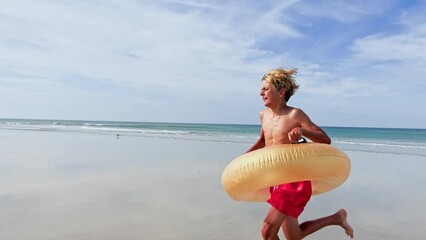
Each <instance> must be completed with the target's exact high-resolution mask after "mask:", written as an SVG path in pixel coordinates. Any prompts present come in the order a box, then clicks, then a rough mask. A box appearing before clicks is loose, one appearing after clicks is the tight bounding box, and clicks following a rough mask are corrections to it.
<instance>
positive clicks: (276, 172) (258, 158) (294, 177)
mask: <svg viewBox="0 0 426 240" xmlns="http://www.w3.org/2000/svg"><path fill="white" fill-rule="evenodd" d="M350 171H351V163H350V160H349V158H348V156H347V155H346V154H345V153H343V152H342V151H340V150H338V149H337V148H335V147H333V146H331V145H328V144H320V143H305V144H283V145H276V146H271V147H265V148H261V149H258V150H255V151H252V152H249V153H246V154H244V155H241V156H239V157H237V158H236V159H234V160H233V161H231V162H230V163H229V164H228V166H227V167H226V168H225V170H224V171H223V174H222V185H223V187H224V189H225V191H226V192H227V193H228V195H229V196H230V197H231V198H232V199H234V200H237V201H254V202H263V201H266V200H267V199H269V197H270V194H269V188H270V187H271V186H275V185H279V184H284V183H291V182H298V181H305V180H310V181H311V182H312V195H318V194H321V193H325V192H328V191H330V190H332V189H334V188H336V187H338V186H340V185H341V184H342V183H343V182H344V181H345V180H346V179H347V178H348V177H349V173H350Z"/></svg>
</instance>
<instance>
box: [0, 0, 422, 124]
mask: <svg viewBox="0 0 426 240" xmlns="http://www.w3.org/2000/svg"><path fill="white" fill-rule="evenodd" d="M425 12H426V1H406V0H399V1H397V0H386V1H385V0H383V1H377V0H370V1H361V0H353V1H343V0H341V1H337V0H334V1H333V0H310V1H303V0H299V1H298V0H289V1H283V0H281V1H276V0H269V1H258V0H247V1H241V0H234V1H216V0H207V1H196V0H191V1H184V0H155V1H154V0H153V1H151V0H115V1H112V0H102V1H101V0H91V1H87V0H34V1H25V0H20V1H16V0H4V1H2V6H1V8H0V110H1V111H0V118H30V119H73V120H112V121H141V122H189V123H236V124H259V111H261V110H262V109H263V108H264V106H263V103H262V99H261V97H260V95H259V93H260V85H261V78H262V77H263V75H264V74H265V73H266V72H267V71H269V70H271V69H274V68H279V67H284V68H297V69H298V73H297V75H296V81H297V82H298V84H300V88H299V90H298V91H297V92H296V93H295V95H294V96H293V97H292V98H291V99H290V101H289V103H288V104H289V105H291V106H294V107H298V108H301V109H302V110H303V111H304V112H305V113H306V114H308V115H309V116H310V118H311V119H312V121H313V122H315V123H316V124H318V125H320V126H348V127H392V128H426V77H425V76H426V14H424V13H425Z"/></svg>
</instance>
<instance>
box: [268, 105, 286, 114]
mask: <svg viewBox="0 0 426 240" xmlns="http://www.w3.org/2000/svg"><path fill="white" fill-rule="evenodd" d="M268 108H269V109H270V110H271V112H272V113H274V114H276V115H279V114H281V113H282V112H283V111H284V110H286V109H287V108H288V106H287V103H286V102H284V103H282V104H279V105H276V106H270V107H268Z"/></svg>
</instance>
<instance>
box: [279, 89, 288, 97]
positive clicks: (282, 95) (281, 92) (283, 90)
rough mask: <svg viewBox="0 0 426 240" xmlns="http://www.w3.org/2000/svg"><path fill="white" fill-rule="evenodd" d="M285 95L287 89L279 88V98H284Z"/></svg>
mask: <svg viewBox="0 0 426 240" xmlns="http://www.w3.org/2000/svg"><path fill="white" fill-rule="evenodd" d="M286 93H287V89H285V88H281V90H280V96H281V97H285V94H286Z"/></svg>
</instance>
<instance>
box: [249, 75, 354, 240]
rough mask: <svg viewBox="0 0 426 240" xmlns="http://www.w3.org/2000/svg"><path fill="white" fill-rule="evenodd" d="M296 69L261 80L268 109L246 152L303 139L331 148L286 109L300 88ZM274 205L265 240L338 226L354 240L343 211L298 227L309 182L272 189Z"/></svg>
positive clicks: (295, 110)
mask: <svg viewBox="0 0 426 240" xmlns="http://www.w3.org/2000/svg"><path fill="white" fill-rule="evenodd" d="M295 74H296V69H282V68H280V69H274V70H271V71H269V72H268V73H266V74H265V76H264V77H263V78H262V86H261V90H260V96H261V97H262V99H263V102H264V105H265V107H266V108H265V109H264V110H262V111H261V112H260V122H261V131H260V138H259V139H258V140H257V141H256V143H255V144H254V145H253V146H252V147H251V148H250V149H249V150H248V151H247V152H250V151H253V150H256V149H259V148H263V147H267V146H272V145H277V144H290V143H298V141H299V140H300V139H301V138H302V136H304V137H307V138H309V139H310V140H312V141H313V142H318V143H327V144H330V143H331V140H330V138H329V137H328V136H327V134H326V133H325V132H324V131H323V130H322V129H321V128H320V127H318V126H317V125H316V124H314V123H313V122H312V121H311V120H310V119H309V117H308V116H307V115H306V114H305V113H304V112H303V111H302V110H301V109H298V108H293V107H291V106H288V105H287V102H288V100H289V99H290V97H291V96H292V95H293V94H294V92H295V91H296V90H297V89H298V88H299V85H297V83H296V81H295V80H294V77H293V76H294V75H295ZM270 192H271V198H270V199H269V200H268V203H269V204H271V205H272V207H271V209H270V210H269V212H268V214H267V215H266V217H265V220H264V222H263V227H262V237H263V239H268V240H270V239H279V238H278V231H279V229H280V226H282V229H283V232H284V235H285V236H286V238H287V239H289V240H290V239H302V238H304V237H306V236H308V235H310V234H312V233H313V232H316V231H318V230H320V229H321V228H323V227H326V226H330V225H338V226H340V227H342V228H343V229H344V230H345V232H346V234H347V235H348V236H350V237H351V238H353V230H352V228H351V226H350V225H349V224H348V223H347V221H346V218H347V213H346V211H345V210H344V209H340V210H339V211H337V212H336V213H334V214H332V215H330V216H327V217H323V218H319V219H316V220H311V221H307V222H304V223H302V224H300V225H299V223H298V220H297V218H298V216H299V215H300V214H301V213H302V211H303V209H304V207H305V205H306V204H307V202H308V201H309V199H310V197H311V194H312V188H311V182H310V181H303V182H295V183H288V184H282V185H278V186H274V187H271V189H270Z"/></svg>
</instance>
